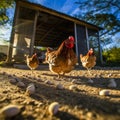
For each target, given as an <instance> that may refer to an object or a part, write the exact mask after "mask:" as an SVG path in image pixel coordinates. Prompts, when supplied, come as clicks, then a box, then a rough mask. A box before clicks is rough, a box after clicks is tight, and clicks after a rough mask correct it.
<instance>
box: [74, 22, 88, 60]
mask: <svg viewBox="0 0 120 120" xmlns="http://www.w3.org/2000/svg"><path fill="white" fill-rule="evenodd" d="M76 38H77V48H78V62H80V58H79V56H80V54H83V55H85V54H86V53H87V51H88V50H87V40H86V29H85V26H81V25H78V24H77V25H76Z"/></svg>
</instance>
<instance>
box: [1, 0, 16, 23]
mask: <svg viewBox="0 0 120 120" xmlns="http://www.w3.org/2000/svg"><path fill="white" fill-rule="evenodd" d="M14 1H15V0H0V25H3V24H5V23H7V22H8V21H9V17H8V15H7V9H8V8H11V7H13V5H14Z"/></svg>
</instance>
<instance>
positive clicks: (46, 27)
mask: <svg viewBox="0 0 120 120" xmlns="http://www.w3.org/2000/svg"><path fill="white" fill-rule="evenodd" d="M100 30H102V29H101V28H100V27H98V26H95V25H93V24H90V23H87V22H85V21H82V20H79V19H77V18H75V17H71V16H69V15H66V14H63V13H60V12H57V11H55V10H52V9H49V8H46V7H44V6H42V5H38V4H35V3H31V2H26V1H23V0H18V1H17V2H16V9H15V15H14V22H13V27H12V32H11V39H10V46H9V50H8V59H7V61H12V60H14V61H16V62H17V61H21V62H22V61H24V60H25V54H29V55H32V54H33V52H34V49H35V46H40V47H52V48H57V47H58V46H59V45H60V44H61V42H62V41H63V40H65V39H66V38H68V36H69V35H72V36H74V37H75V47H74V51H75V52H76V54H77V56H78V60H79V62H80V59H79V55H80V54H81V53H82V54H86V53H87V51H88V50H89V48H91V47H92V48H94V50H95V53H96V55H97V60H98V61H99V62H102V54H101V46H100V40H99V31H100Z"/></svg>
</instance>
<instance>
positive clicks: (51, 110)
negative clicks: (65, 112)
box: [48, 102, 59, 115]
mask: <svg viewBox="0 0 120 120" xmlns="http://www.w3.org/2000/svg"><path fill="white" fill-rule="evenodd" d="M58 110H59V103H58V102H53V103H51V104H50V105H49V108H48V112H49V113H50V115H55V114H56V113H57V112H58Z"/></svg>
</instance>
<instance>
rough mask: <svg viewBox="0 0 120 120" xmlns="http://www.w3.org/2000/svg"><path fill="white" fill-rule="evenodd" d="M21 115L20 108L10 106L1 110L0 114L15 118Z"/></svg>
mask: <svg viewBox="0 0 120 120" xmlns="http://www.w3.org/2000/svg"><path fill="white" fill-rule="evenodd" d="M18 113H20V107H19V106H17V105H8V106H5V107H3V108H2V109H1V111H0V114H2V115H4V116H5V117H13V116H16V115H17V114H18Z"/></svg>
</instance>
